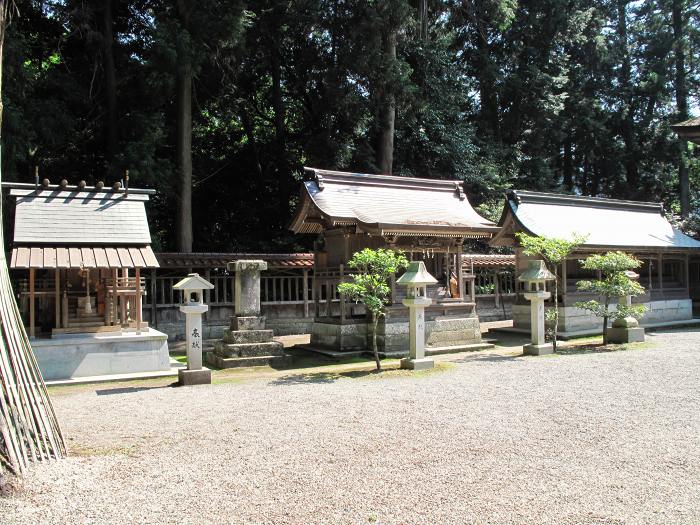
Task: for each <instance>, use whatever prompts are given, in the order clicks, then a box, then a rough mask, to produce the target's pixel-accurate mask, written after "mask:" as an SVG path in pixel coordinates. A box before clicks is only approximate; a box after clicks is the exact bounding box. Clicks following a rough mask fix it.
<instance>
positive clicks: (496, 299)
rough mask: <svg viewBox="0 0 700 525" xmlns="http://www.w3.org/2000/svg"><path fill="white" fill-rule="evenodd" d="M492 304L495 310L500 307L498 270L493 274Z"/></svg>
mask: <svg viewBox="0 0 700 525" xmlns="http://www.w3.org/2000/svg"><path fill="white" fill-rule="evenodd" d="M493 303H494V305H495V306H496V308H498V307H499V306H501V281H500V279H499V277H498V270H494V272H493Z"/></svg>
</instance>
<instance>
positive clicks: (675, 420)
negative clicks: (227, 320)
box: [0, 331, 700, 525]
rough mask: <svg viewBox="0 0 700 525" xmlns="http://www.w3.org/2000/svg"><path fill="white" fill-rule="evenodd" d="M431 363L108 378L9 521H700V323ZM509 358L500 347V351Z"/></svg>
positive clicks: (85, 401) (7, 504) (77, 395)
mask: <svg viewBox="0 0 700 525" xmlns="http://www.w3.org/2000/svg"><path fill="white" fill-rule="evenodd" d="M648 339H649V340H650V341H651V342H652V343H651V344H650V345H646V346H645V347H643V348H641V349H635V350H626V351H618V352H610V353H587V354H578V355H562V356H555V357H518V358H513V357H507V356H503V355H499V354H497V353H475V354H462V355H459V356H451V357H450V358H449V359H451V360H452V362H453V363H454V364H453V365H450V366H448V367H447V368H446V369H445V370H443V371H440V372H435V373H431V374H427V375H422V376H420V377H413V376H412V377H406V376H396V377H385V378H376V377H353V378H347V377H342V378H337V377H326V376H323V375H307V376H292V377H276V378H269V377H267V378H261V379H255V380H250V381H242V382H235V383H228V384H219V385H212V386H205V387H196V388H177V389H176V388H148V387H144V389H138V388H127V389H123V388H122V389H117V388H115V387H114V386H109V385H100V386H94V387H91V388H90V389H83V390H78V391H73V392H68V393H65V392H64V393H59V394H58V395H56V396H55V398H54V402H55V405H56V409H57V411H58V414H59V417H60V419H61V421H62V423H63V426H64V430H65V433H66V435H67V436H68V438H69V443H70V446H71V447H72V449H73V451H74V454H73V455H72V456H71V457H70V458H69V459H67V460H64V461H60V462H54V463H52V464H43V465H38V466H36V467H35V468H33V469H32V471H31V473H30V475H29V477H28V479H27V482H26V488H25V490H24V492H22V493H20V494H19V495H17V496H16V497H13V498H5V499H0V522H2V523H3V525H11V524H15V523H31V524H38V523H41V524H49V523H61V524H62V523H74V524H77V523H158V524H162V523H294V524H297V523H298V524H312V523H334V524H335V523H380V524H409V523H455V524H464V523H498V524H510V523H523V524H533V523H551V524H592V523H593V524H618V523H624V524H633V523H634V524H642V523H643V524H650V523H651V524H653V523H659V524H671V523H676V524H697V523H700V492H699V489H698V487H700V417H699V413H700V412H699V407H700V359H699V358H700V332H692V331H678V332H675V333H660V334H656V335H651V336H649V338H648ZM501 353H503V352H502V351H501Z"/></svg>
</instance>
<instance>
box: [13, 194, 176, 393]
mask: <svg viewBox="0 0 700 525" xmlns="http://www.w3.org/2000/svg"><path fill="white" fill-rule="evenodd" d="M64 182H65V181H64ZM3 188H5V189H8V190H9V194H10V196H12V197H14V198H15V201H16V206H15V216H14V234H13V238H12V253H11V256H10V270H11V271H12V275H13V278H14V283H15V292H16V294H17V298H18V304H19V305H20V309H21V311H22V315H23V317H24V318H25V323H26V326H28V331H29V335H30V338H31V339H32V341H33V343H32V346H33V347H34V350H35V353H36V354H37V358H38V360H39V364H40V367H42V372H43V373H44V375H45V377H46V378H47V379H50V378H52V377H55V378H59V377H62V375H64V372H66V370H68V369H70V368H71V367H73V368H74V369H73V370H72V371H71V373H70V377H73V376H75V375H76V374H77V375H101V373H102V372H103V371H102V370H101V368H100V364H99V363H100V362H103V363H109V365H108V366H107V369H108V370H109V371H111V372H113V373H118V370H121V369H120V366H119V364H118V363H117V361H119V359H118V357H119V356H117V354H118V353H119V352H116V351H115V352H114V355H112V356H110V358H109V359H105V356H104V355H101V356H100V357H97V356H94V355H93V357H94V361H91V359H90V358H88V357H86V356H82V358H81V360H82V362H81V363H72V364H70V365H66V366H63V365H65V363H60V362H59V361H60V360H58V359H55V358H56V357H57V356H58V355H59V354H60V351H59V350H57V346H56V344H55V343H47V342H45V341H46V339H55V340H57V341H67V340H69V339H70V338H71V337H72V338H75V337H77V336H97V335H99V336H100V337H101V339H100V341H101V342H102V343H105V342H106V341H107V339H105V336H113V338H112V339H109V341H110V342H112V343H114V342H118V343H126V342H127V341H128V345H127V347H128V348H126V349H128V350H132V351H133V350H134V345H136V346H139V345H138V344H136V341H135V340H134V338H133V337H132V338H120V336H122V335H135V336H139V337H140V339H139V340H140V341H141V342H143V341H144V340H146V339H148V338H150V339H151V343H152V342H153V341H157V343H156V346H158V349H157V350H158V352H160V353H158V355H157V356H155V357H156V359H155V361H156V362H157V364H153V363H151V364H146V365H144V366H146V367H149V366H151V367H152V366H157V369H163V367H166V368H167V365H168V362H169V361H168V358H167V337H166V336H165V335H164V334H161V333H159V332H156V331H154V330H150V329H149V327H148V324H147V323H144V322H143V320H142V297H143V295H144V293H145V288H144V277H143V272H144V270H145V269H150V268H157V267H158V261H157V259H156V257H155V255H154V253H153V251H152V250H151V246H150V244H151V235H150V231H149V228H148V222H147V220H146V210H145V203H146V202H147V201H148V199H149V196H150V195H152V194H153V193H154V192H153V190H144V189H133V188H130V189H129V188H126V189H121V188H119V187H118V185H115V187H113V188H109V189H107V188H103V187H101V186H100V187H95V188H92V187H87V186H86V185H85V184H84V182H81V184H80V185H79V186H68V185H67V184H65V183H64V184H62V185H58V186H51V185H49V183H48V181H46V180H45V181H44V183H43V184H41V185H34V184H22V183H3ZM42 341H43V342H42ZM95 341H96V340H95ZM82 343H85V340H83V341H82ZM74 344H75V342H74ZM58 346H60V344H59V345H58ZM83 346H84V345H83ZM141 346H143V345H141ZM162 346H164V348H165V356H164V355H163V354H162V348H160V347H162ZM44 347H51V352H50V353H49V355H50V357H51V359H46V356H47V354H46V353H44V352H42V351H41V350H40V349H41V348H44ZM93 350H95V348H93ZM104 351H105V349H104V348H101V349H100V350H99V352H98V353H102V354H104ZM66 355H67V354H66ZM115 356H116V357H115ZM151 357H153V356H151ZM66 359H68V358H67V357H66ZM115 359H116V360H115ZM48 362H51V363H53V364H52V365H47V363H48ZM137 362H138V360H134V362H133V363H131V364H129V363H125V368H124V370H125V371H136V370H133V369H134V368H138V367H139V365H137V364H136V363H137ZM42 365H43V366H42ZM81 367H82V370H81ZM56 368H59V369H61V370H60V371H57V370H55V369H56ZM81 372H82V373H81ZM105 373H106V372H105Z"/></svg>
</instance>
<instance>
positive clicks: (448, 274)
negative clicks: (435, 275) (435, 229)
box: [444, 244, 452, 297]
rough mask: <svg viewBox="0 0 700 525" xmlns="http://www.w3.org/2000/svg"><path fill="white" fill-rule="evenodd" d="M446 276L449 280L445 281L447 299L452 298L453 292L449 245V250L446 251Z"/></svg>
mask: <svg viewBox="0 0 700 525" xmlns="http://www.w3.org/2000/svg"><path fill="white" fill-rule="evenodd" d="M444 264H445V275H446V276H447V278H446V279H445V281H446V283H445V284H446V285H447V286H445V297H452V291H451V290H450V273H451V272H450V245H449V244H448V245H447V249H446V250H445V263H444Z"/></svg>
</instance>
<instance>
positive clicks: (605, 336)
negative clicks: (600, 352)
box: [603, 296, 610, 346]
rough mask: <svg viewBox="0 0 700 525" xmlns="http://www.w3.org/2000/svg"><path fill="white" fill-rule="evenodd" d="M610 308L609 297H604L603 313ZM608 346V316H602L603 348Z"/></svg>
mask: <svg viewBox="0 0 700 525" xmlns="http://www.w3.org/2000/svg"><path fill="white" fill-rule="evenodd" d="M609 306H610V297H608V296H606V297H605V311H606V312H607V311H608V307H609ZM607 344H608V315H607V314H606V315H604V316H603V346H607Z"/></svg>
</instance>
